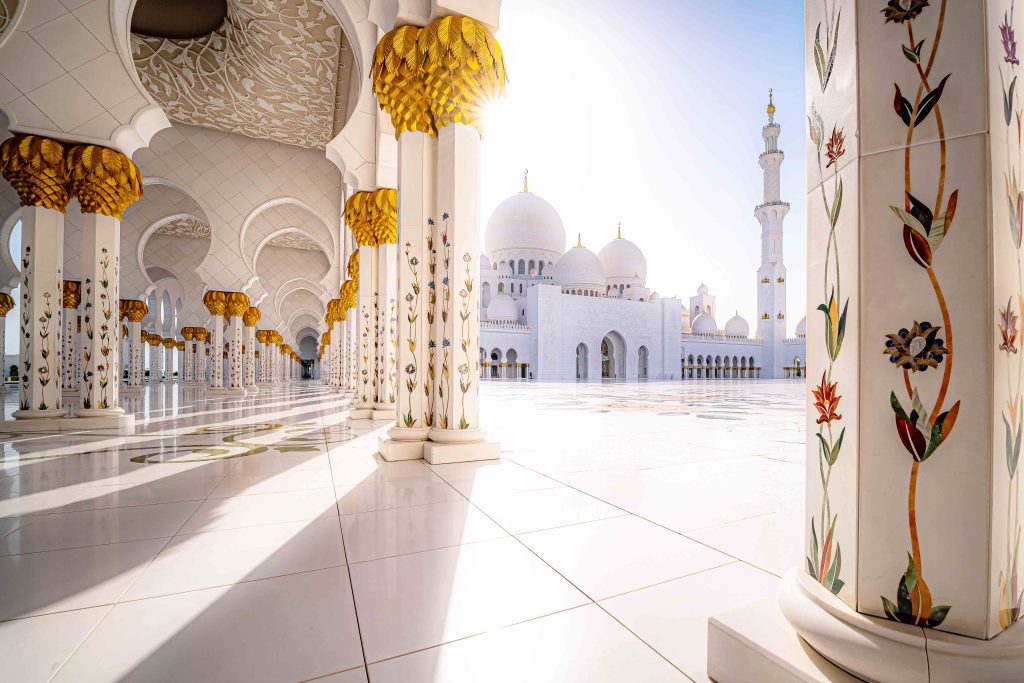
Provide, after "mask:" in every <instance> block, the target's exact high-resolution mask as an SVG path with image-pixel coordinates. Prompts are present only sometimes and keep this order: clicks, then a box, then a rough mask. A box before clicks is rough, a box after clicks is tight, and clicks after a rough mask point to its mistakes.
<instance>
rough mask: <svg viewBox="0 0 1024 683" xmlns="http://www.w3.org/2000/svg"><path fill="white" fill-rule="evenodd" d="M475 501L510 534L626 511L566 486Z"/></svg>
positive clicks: (611, 515) (577, 522) (606, 516)
mask: <svg viewBox="0 0 1024 683" xmlns="http://www.w3.org/2000/svg"><path fill="white" fill-rule="evenodd" d="M473 502H474V503H475V504H476V505H478V506H479V507H480V509H481V510H483V511H484V512H485V513H487V514H488V515H489V516H490V517H491V518H493V519H494V521H496V522H497V523H498V524H500V525H501V526H502V528H504V529H505V530H506V531H508V532H509V533H510V534H524V533H527V532H530V531H539V530H541V529H551V528H554V527H559V526H565V525H567V524H579V523H580V522H590V521H593V520H595V519H605V518H608V517H618V516H619V515H624V514H626V512H625V511H623V510H620V509H619V508H616V507H613V506H611V505H609V504H607V503H605V502H603V501H600V500H598V499H597V498H594V497H592V496H588V495H587V494H585V493H581V492H579V491H575V490H573V489H569V488H565V487H561V488H554V489H540V490H537V491H523V492H520V493H507V494H498V495H494V496H485V497H482V498H477V499H475V500H474V501H473Z"/></svg>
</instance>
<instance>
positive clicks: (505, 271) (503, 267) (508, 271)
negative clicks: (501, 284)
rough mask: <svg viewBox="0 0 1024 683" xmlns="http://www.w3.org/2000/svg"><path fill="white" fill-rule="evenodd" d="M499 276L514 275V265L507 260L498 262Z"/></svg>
mask: <svg viewBox="0 0 1024 683" xmlns="http://www.w3.org/2000/svg"><path fill="white" fill-rule="evenodd" d="M498 277H512V266H510V265H509V264H508V263H506V262H505V261H502V262H501V263H499V264H498Z"/></svg>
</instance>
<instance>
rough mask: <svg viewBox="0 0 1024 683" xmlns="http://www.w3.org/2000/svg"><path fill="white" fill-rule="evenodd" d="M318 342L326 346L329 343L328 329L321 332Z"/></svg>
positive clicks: (329, 332)
mask: <svg viewBox="0 0 1024 683" xmlns="http://www.w3.org/2000/svg"><path fill="white" fill-rule="evenodd" d="M320 343H321V344H322V345H323V346H327V345H329V344H330V343H331V331H330V330H327V331H326V332H324V333H323V334H321V335H320Z"/></svg>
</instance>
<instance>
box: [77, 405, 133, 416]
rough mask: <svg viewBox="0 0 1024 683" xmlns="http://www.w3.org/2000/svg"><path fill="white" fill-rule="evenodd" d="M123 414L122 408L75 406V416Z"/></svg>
mask: <svg viewBox="0 0 1024 683" xmlns="http://www.w3.org/2000/svg"><path fill="white" fill-rule="evenodd" d="M122 415H124V408H120V407H118V408H76V409H75V417H76V418H93V417H121V416H122Z"/></svg>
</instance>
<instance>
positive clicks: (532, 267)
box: [527, 259, 537, 275]
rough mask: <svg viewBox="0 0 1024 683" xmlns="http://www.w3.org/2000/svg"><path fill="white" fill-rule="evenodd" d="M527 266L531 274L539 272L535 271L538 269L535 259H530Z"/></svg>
mask: <svg viewBox="0 0 1024 683" xmlns="http://www.w3.org/2000/svg"><path fill="white" fill-rule="evenodd" d="M527 268H529V270H528V271H527V272H528V273H529V274H530V275H536V274H537V273H536V272H534V271H536V269H537V264H536V262H535V261H534V260H533V259H530V263H529V264H527Z"/></svg>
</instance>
